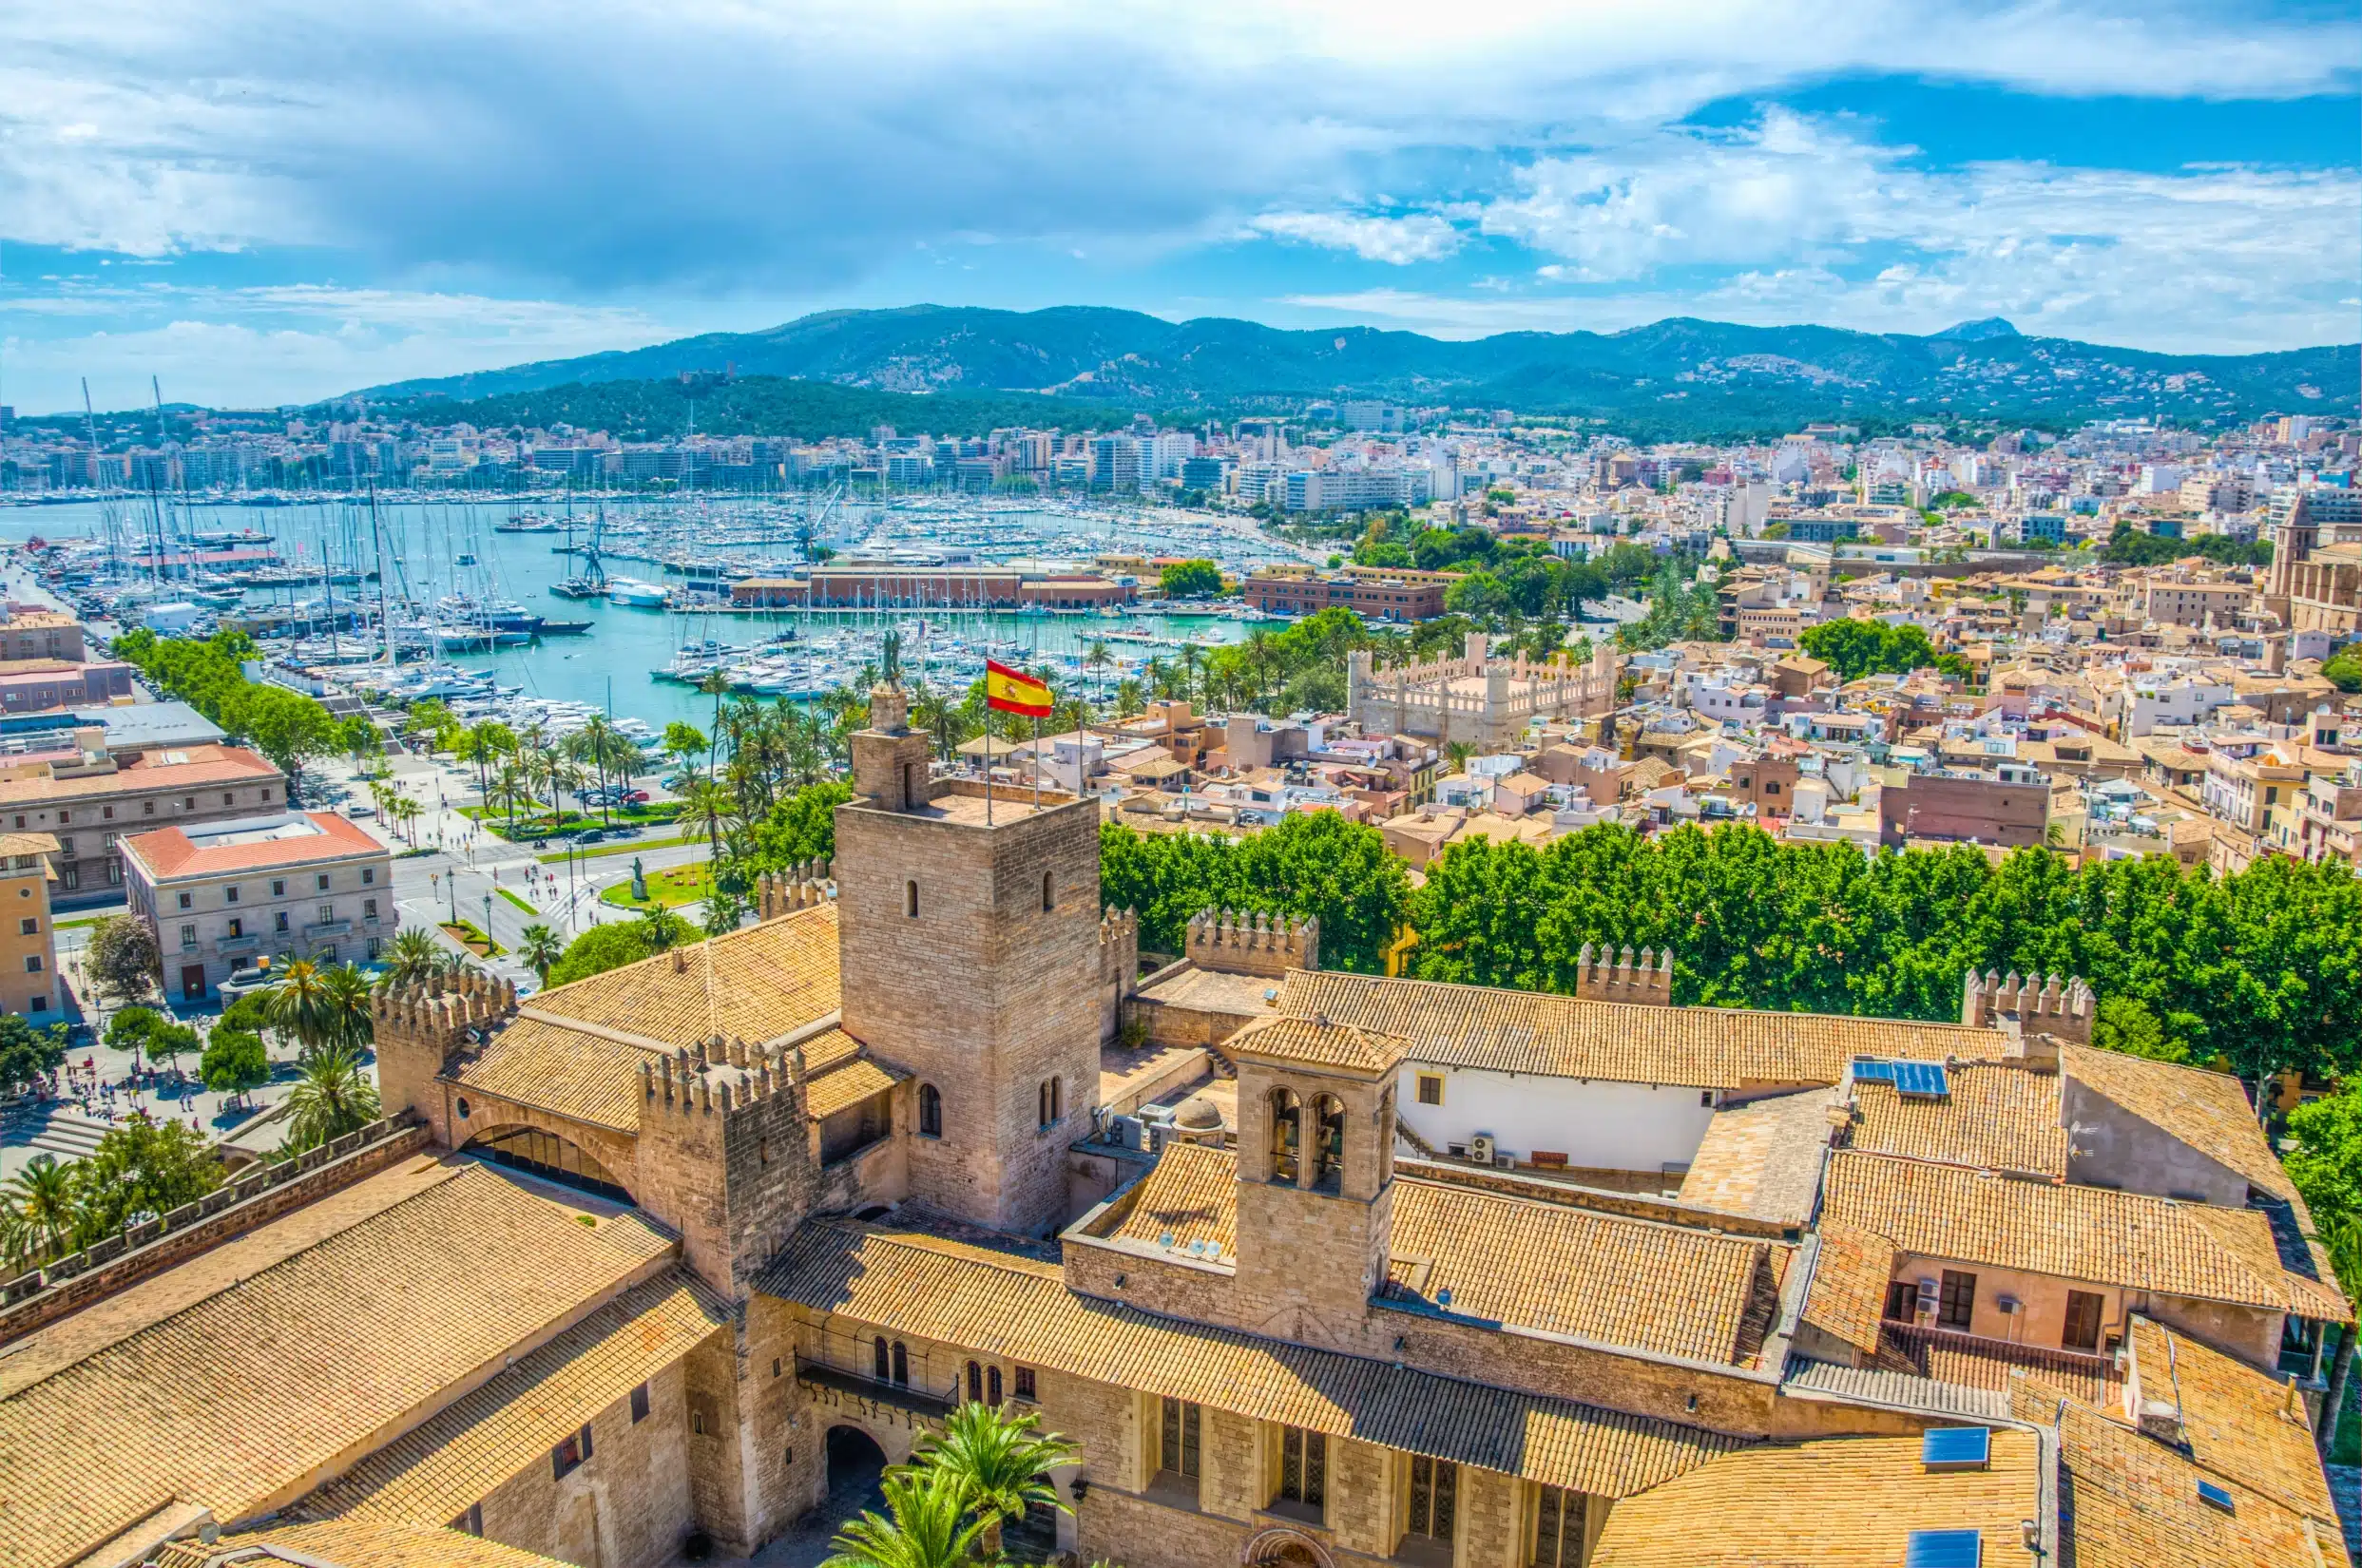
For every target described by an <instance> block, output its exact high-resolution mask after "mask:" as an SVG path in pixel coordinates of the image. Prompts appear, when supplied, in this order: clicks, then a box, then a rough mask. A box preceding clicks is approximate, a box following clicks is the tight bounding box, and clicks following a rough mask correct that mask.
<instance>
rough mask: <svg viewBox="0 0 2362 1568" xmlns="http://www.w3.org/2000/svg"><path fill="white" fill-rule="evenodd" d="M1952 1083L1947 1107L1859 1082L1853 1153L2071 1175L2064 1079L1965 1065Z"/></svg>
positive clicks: (1952, 1073)
mask: <svg viewBox="0 0 2362 1568" xmlns="http://www.w3.org/2000/svg"><path fill="white" fill-rule="evenodd" d="M1945 1080H1946V1083H1947V1086H1948V1089H1949V1092H1948V1093H1947V1094H1946V1095H1945V1096H1944V1097H1943V1098H1942V1099H1940V1100H1938V1099H1930V1098H1927V1097H1923V1096H1917V1095H1904V1094H1899V1093H1897V1092H1896V1091H1895V1087H1894V1085H1893V1084H1892V1083H1890V1082H1885V1081H1882V1080H1877V1079H1870V1080H1862V1081H1859V1082H1856V1083H1855V1084H1854V1086H1853V1100H1854V1108H1855V1116H1854V1121H1853V1134H1852V1138H1851V1143H1852V1147H1853V1148H1856V1149H1859V1150H1862V1151H1863V1152H1864V1153H1867V1154H1877V1155H1897V1156H1900V1157H1904V1158H1907V1159H1935V1160H1942V1161H1944V1162H1946V1163H1947V1164H1952V1165H1968V1166H1972V1167H1974V1168H1976V1169H1978V1170H1985V1171H2027V1172H2032V1173H2035V1174H2037V1175H2041V1176H2054V1177H2061V1178H2064V1176H2065V1175H2066V1129H2065V1128H2064V1127H2062V1126H2061V1125H2060V1124H2059V1079H2058V1075H2057V1074H2055V1073H2042V1072H2035V1071H2032V1070H2031V1069H2029V1068H2026V1067H2021V1066H2016V1065H2013V1064H2010V1063H2007V1062H1998V1061H1992V1062H1962V1063H1960V1064H1958V1065H1956V1066H1954V1067H1952V1068H1950V1069H1949V1071H1948V1072H1947V1073H1946V1074H1945Z"/></svg>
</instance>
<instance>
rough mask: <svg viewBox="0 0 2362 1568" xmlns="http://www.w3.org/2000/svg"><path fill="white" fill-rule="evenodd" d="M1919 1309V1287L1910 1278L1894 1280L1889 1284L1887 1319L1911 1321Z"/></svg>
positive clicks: (1895, 1321) (1892, 1321)
mask: <svg viewBox="0 0 2362 1568" xmlns="http://www.w3.org/2000/svg"><path fill="white" fill-rule="evenodd" d="M1917 1310H1919V1288H1918V1287H1917V1286H1915V1285H1913V1284H1912V1283H1911V1281H1910V1280H1908V1279H1898V1280H1894V1281H1892V1283H1890V1284H1889V1285H1888V1286H1887V1321H1888V1322H1889V1323H1909V1322H1910V1321H1911V1317H1912V1315H1913V1314H1914V1313H1915V1312H1916V1311H1917Z"/></svg>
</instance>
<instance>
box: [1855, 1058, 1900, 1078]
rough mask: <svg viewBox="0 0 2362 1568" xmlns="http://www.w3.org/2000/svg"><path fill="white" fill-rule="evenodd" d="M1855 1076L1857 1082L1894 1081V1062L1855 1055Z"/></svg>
mask: <svg viewBox="0 0 2362 1568" xmlns="http://www.w3.org/2000/svg"><path fill="white" fill-rule="evenodd" d="M1853 1078H1854V1080H1855V1081H1856V1082H1885V1083H1892V1082H1893V1081H1894V1063H1893V1062H1892V1061H1878V1060H1876V1059H1875V1058H1872V1057H1866V1056H1863V1057H1855V1058H1854V1059H1853Z"/></svg>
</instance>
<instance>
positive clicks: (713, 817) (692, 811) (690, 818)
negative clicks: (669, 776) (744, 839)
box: [680, 778, 739, 861]
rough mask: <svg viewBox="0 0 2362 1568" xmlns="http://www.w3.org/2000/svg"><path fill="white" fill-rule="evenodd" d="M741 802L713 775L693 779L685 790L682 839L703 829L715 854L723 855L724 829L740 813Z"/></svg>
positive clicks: (707, 841)
mask: <svg viewBox="0 0 2362 1568" xmlns="http://www.w3.org/2000/svg"><path fill="white" fill-rule="evenodd" d="M738 810H739V802H738V799H737V797H735V796H734V795H732V794H731V793H730V792H729V791H728V790H725V789H723V788H722V787H721V786H720V785H719V784H717V783H715V782H714V781H713V780H712V779H710V778H701V779H697V780H695V781H694V782H692V783H691V784H690V785H689V787H688V788H687V789H685V790H683V791H682V792H681V818H680V821H681V839H682V843H684V844H685V843H687V842H688V841H689V839H690V837H691V836H692V835H694V834H695V833H696V832H698V831H699V830H701V829H702V830H703V831H704V833H705V841H706V843H707V845H708V846H709V847H710V848H711V850H712V852H713V858H714V859H715V860H717V861H719V860H720V858H721V831H722V829H723V828H724V827H726V826H727V825H728V824H729V823H730V822H731V820H732V819H733V818H735V817H736V816H737V815H738Z"/></svg>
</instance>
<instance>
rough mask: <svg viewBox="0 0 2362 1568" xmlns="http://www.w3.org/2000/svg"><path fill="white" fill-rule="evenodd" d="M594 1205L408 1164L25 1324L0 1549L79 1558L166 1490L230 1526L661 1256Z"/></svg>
mask: <svg viewBox="0 0 2362 1568" xmlns="http://www.w3.org/2000/svg"><path fill="white" fill-rule="evenodd" d="M588 1213H590V1211H587V1210H586V1209H584V1208H580V1207H577V1206H575V1205H572V1204H569V1203H565V1202H560V1201H557V1200H555V1199H554V1198H552V1197H549V1196H545V1195H543V1190H542V1189H540V1188H538V1187H528V1186H527V1185H525V1184H523V1183H520V1182H518V1181H515V1180H513V1179H511V1178H509V1177H508V1176H503V1175H501V1174H499V1173H497V1172H495V1171H493V1170H491V1169H490V1168H489V1167H487V1166H484V1165H482V1164H480V1163H478V1162H476V1161H474V1160H469V1159H446V1160H435V1159H432V1158H429V1159H421V1160H417V1161H413V1162H411V1163H409V1164H406V1165H403V1166H400V1167H397V1168H395V1169H394V1170H391V1171H387V1172H383V1173H381V1174H379V1175H377V1176H372V1177H370V1178H369V1179H368V1180H366V1181H362V1182H358V1183H355V1185H354V1186H353V1187H350V1188H347V1189H345V1190H343V1191H342V1192H339V1193H337V1194H336V1195H332V1196H331V1197H329V1198H325V1199H322V1200H321V1201H320V1202H318V1203H316V1204H313V1205H311V1206H310V1207H309V1208H308V1209H302V1210H298V1211H297V1212H296V1213H295V1214H290V1215H288V1216H287V1217H286V1218H284V1219H281V1220H278V1221H275V1222H273V1223H272V1224H270V1225H266V1226H264V1227H262V1228H261V1229H260V1230H259V1231H256V1232H253V1233H249V1234H247V1235H245V1236H241V1237H240V1238H239V1239H238V1240H236V1241H233V1242H229V1243H225V1244H224V1245H222V1246H221V1247H217V1248H215V1249H214V1250H213V1251H211V1252H205V1253H203V1254H202V1255H201V1256H199V1257H197V1258H194V1259H192V1260H190V1261H189V1262H187V1263H184V1264H182V1265H181V1266H180V1267H179V1268H176V1269H172V1270H169V1271H167V1272H164V1273H163V1274H160V1275H157V1276H155V1277H154V1278H151V1279H148V1280H145V1281H143V1282H141V1283H140V1284H138V1285H135V1286H132V1287H131V1288H129V1289H127V1290H125V1291H119V1292H117V1293H116V1294H114V1295H111V1296H108V1297H106V1299H104V1300H103V1301H101V1302H98V1303H96V1304H95V1305H93V1306H91V1307H89V1308H87V1309H86V1310H83V1311H82V1312H79V1313H77V1314H75V1315H74V1316H72V1317H68V1318H66V1319H63V1320H61V1321H60V1322H58V1323H55V1324H52V1325H50V1326H49V1327H48V1328H46V1329H40V1330H38V1331H36V1332H35V1333H33V1334H31V1335H29V1336H27V1338H26V1339H24V1340H22V1341H19V1342H18V1345H19V1347H21V1348H16V1349H14V1350H13V1351H12V1353H11V1354H10V1356H8V1357H7V1358H6V1359H5V1360H0V1367H5V1368H6V1371H5V1374H0V1375H5V1377H6V1378H7V1390H6V1396H5V1398H0V1474H4V1475H6V1476H7V1477H8V1478H9V1482H10V1497H9V1499H8V1503H7V1506H6V1507H5V1508H0V1560H6V1561H8V1562H10V1563H21V1564H25V1565H27V1568H46V1565H49V1564H58V1563H66V1562H70V1561H72V1560H73V1559H74V1558H78V1557H80V1556H81V1555H82V1554H83V1553H84V1552H85V1551H86V1550H88V1549H89V1547H91V1546H92V1545H94V1544H95V1543H97V1542H98V1541H100V1540H103V1539H106V1538H107V1537H108V1536H110V1535H112V1534H114V1533H116V1532H118V1531H120V1530H121V1529H122V1528H123V1527H124V1526H125V1525H126V1524H128V1523H129V1522H131V1521H133V1520H137V1519H140V1518H143V1517H144V1516H146V1515H148V1514H150V1513H152V1512H154V1510H155V1509H156V1508H157V1507H158V1505H159V1503H160V1502H161V1501H164V1500H168V1499H174V1498H177V1499H180V1500H182V1501H193V1502H197V1503H201V1504H202V1505H203V1506H205V1507H207V1508H210V1509H211V1510H212V1511H213V1514H214V1516H215V1517H216V1518H217V1519H219V1520H221V1521H222V1522H224V1523H234V1522H235V1521H237V1520H240V1519H243V1518H246V1517H248V1516H250V1515H253V1514H255V1513H258V1512H260V1511H262V1510H265V1509H268V1508H272V1507H276V1506H279V1505H282V1504H284V1503H286V1502H289V1501H293V1500H294V1498H295V1497H296V1496H298V1495H299V1494H300V1492H301V1491H302V1490H304V1489H306V1488H308V1487H309V1486H311V1485H312V1484H313V1482H314V1481H315V1480H316V1479H317V1476H318V1475H319V1474H320V1473H321V1472H322V1471H323V1470H328V1469H333V1468H334V1467H336V1466H338V1465H341V1464H344V1463H352V1462H353V1461H354V1460H355V1459H357V1458H359V1457H360V1456H361V1455H362V1454H363V1453H365V1452H366V1451H367V1450H368V1448H369V1447H371V1446H374V1445H375V1444H378V1443H380V1442H382V1441H383V1440H384V1438H385V1434H386V1433H387V1432H388V1431H389V1430H390V1429H391V1430H398V1429H399V1428H400V1427H401V1425H404V1424H405V1423H407V1422H410V1421H413V1420H415V1419H417V1417H418V1416H419V1415H420V1414H421V1413H423V1412H424V1411H425V1410H427V1409H429V1408H431V1407H432V1405H433V1404H434V1403H435V1402H436V1401H437V1400H438V1399H440V1398H441V1397H442V1396H443V1394H444V1392H445V1391H446V1390H448V1389H450V1388H451V1386H453V1385H454V1384H456V1383H458V1382H459V1381H461V1380H463V1379H465V1378H466V1377H468V1376H470V1374H472V1373H473V1372H475V1371H476V1370H477V1369H478V1368H480V1367H483V1366H485V1365H486V1363H488V1362H490V1361H492V1360H495V1359H496V1358H498V1357H499V1356H501V1355H503V1354H504V1353H507V1352H509V1351H510V1350H512V1349H514V1348H517V1347H519V1346H522V1345H525V1344H527V1343H528V1342H530V1341H532V1340H534V1339H535V1338H537V1337H538V1336H540V1335H541V1334H543V1333H545V1332H547V1331H548V1330H550V1329H554V1328H556V1327H558V1326H560V1325H562V1324H563V1323H564V1322H565V1321H566V1319H568V1318H569V1317H571V1316H573V1315H574V1314H576V1313H578V1312H580V1311H582V1310H586V1309H588V1308H591V1307H593V1306H595V1305H596V1304H597V1303H599V1302H600V1301H601V1300H603V1299H604V1298H605V1297H607V1296H609V1295H611V1294H613V1293H615V1292H616V1291H621V1290H624V1289H625V1288H627V1287H628V1286H630V1285H632V1284H633V1283H636V1282H637V1281H638V1280H639V1279H641V1278H643V1277H644V1276H645V1275H647V1274H648V1273H649V1272H652V1271H653V1270H656V1269H658V1268H661V1267H662V1266H663V1260H664V1259H665V1258H666V1257H667V1256H669V1255H670V1253H671V1251H672V1244H671V1242H670V1241H669V1240H667V1239H666V1238H665V1237H664V1236H663V1235H662V1234H660V1233H658V1232H656V1231H655V1230H654V1229H652V1228H651V1227H650V1226H649V1225H648V1223H647V1222H646V1221H644V1220H643V1219H642V1218H640V1217H639V1216H638V1215H637V1214H629V1213H625V1214H610V1215H608V1216H607V1217H602V1218H595V1222H594V1223H592V1224H589V1225H584V1224H581V1223H578V1220H579V1219H580V1218H581V1217H583V1216H585V1215H586V1214H588ZM503 1257H507V1258H520V1257H522V1258H530V1259H531V1260H532V1267H531V1268H529V1269H514V1268H497V1267H488V1266H487V1262H486V1260H487V1259H490V1258H503ZM298 1396H299V1397H298Z"/></svg>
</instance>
